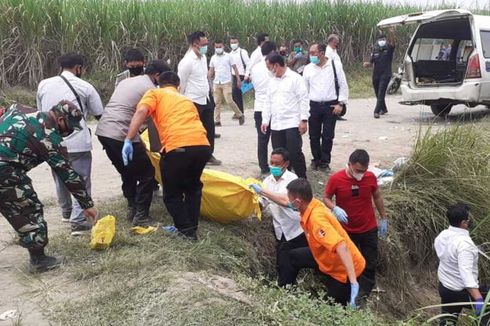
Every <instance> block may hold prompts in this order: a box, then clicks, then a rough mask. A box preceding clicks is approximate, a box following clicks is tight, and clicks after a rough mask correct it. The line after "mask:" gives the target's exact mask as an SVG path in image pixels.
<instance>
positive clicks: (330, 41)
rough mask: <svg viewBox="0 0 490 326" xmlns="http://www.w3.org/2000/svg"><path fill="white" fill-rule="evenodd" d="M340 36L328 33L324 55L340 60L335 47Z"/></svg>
mask: <svg viewBox="0 0 490 326" xmlns="http://www.w3.org/2000/svg"><path fill="white" fill-rule="evenodd" d="M339 42H340V38H339V36H338V35H337V34H330V35H329V36H328V37H327V49H326V51H325V56H326V57H327V58H329V59H331V60H338V61H340V56H339V55H338V53H337V47H338V46H339Z"/></svg>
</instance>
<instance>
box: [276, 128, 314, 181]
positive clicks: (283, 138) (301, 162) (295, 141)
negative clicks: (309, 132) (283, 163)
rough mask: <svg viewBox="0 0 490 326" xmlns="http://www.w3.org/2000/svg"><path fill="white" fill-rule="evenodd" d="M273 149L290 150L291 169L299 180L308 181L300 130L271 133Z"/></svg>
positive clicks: (292, 129)
mask: <svg viewBox="0 0 490 326" xmlns="http://www.w3.org/2000/svg"><path fill="white" fill-rule="evenodd" d="M271 141H272V148H274V149H276V148H278V147H282V148H285V149H287V150H288V152H289V155H290V161H291V167H292V168H293V169H294V172H295V173H296V175H297V176H298V177H299V178H305V179H306V162H305V155H304V154H303V151H302V149H301V147H302V146H303V139H302V138H301V135H300V133H299V128H290V129H284V130H272V131H271Z"/></svg>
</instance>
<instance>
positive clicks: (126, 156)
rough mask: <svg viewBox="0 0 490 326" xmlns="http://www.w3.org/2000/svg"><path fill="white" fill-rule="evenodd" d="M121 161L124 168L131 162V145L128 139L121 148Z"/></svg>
mask: <svg viewBox="0 0 490 326" xmlns="http://www.w3.org/2000/svg"><path fill="white" fill-rule="evenodd" d="M122 159H123V163H124V166H127V165H128V164H129V161H132V160H133V143H132V142H131V140H129V139H126V140H124V145H123V148H122Z"/></svg>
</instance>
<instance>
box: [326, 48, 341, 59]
mask: <svg viewBox="0 0 490 326" xmlns="http://www.w3.org/2000/svg"><path fill="white" fill-rule="evenodd" d="M325 56H326V57H327V58H328V59H331V60H338V61H340V56H339V55H338V53H337V49H334V48H332V47H331V46H330V45H327V49H326V50H325ZM335 62H337V61H335Z"/></svg>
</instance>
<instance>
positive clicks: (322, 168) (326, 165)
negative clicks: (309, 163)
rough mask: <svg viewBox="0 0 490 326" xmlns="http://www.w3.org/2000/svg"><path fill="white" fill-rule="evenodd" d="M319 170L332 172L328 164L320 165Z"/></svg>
mask: <svg viewBox="0 0 490 326" xmlns="http://www.w3.org/2000/svg"><path fill="white" fill-rule="evenodd" d="M318 169H319V170H320V171H323V172H330V165H328V163H320V165H319V166H318Z"/></svg>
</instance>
